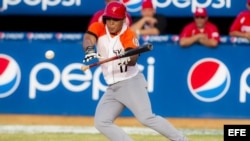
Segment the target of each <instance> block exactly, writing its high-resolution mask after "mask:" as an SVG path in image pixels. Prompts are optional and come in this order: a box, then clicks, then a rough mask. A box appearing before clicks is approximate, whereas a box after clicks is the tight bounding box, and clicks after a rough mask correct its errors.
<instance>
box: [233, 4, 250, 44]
mask: <svg viewBox="0 0 250 141" xmlns="http://www.w3.org/2000/svg"><path fill="white" fill-rule="evenodd" d="M246 7H247V10H244V11H242V12H240V13H239V14H238V15H237V17H236V18H235V20H234V21H233V23H232V25H231V27H230V31H229V35H230V36H235V37H242V38H246V39H248V40H250V0H247V3H246Z"/></svg>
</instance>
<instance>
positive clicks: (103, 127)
mask: <svg viewBox="0 0 250 141" xmlns="http://www.w3.org/2000/svg"><path fill="white" fill-rule="evenodd" d="M125 16H126V7H125V6H124V5H123V4H122V3H120V2H110V3H109V4H108V5H107V6H106V8H105V11H104V15H103V22H95V23H93V24H91V25H90V26H89V28H88V30H87V32H86V33H85V34H84V38H83V40H84V43H83V48H84V51H85V58H84V60H83V61H84V62H88V61H89V60H91V59H93V58H99V59H100V60H102V59H103V58H109V57H112V56H114V55H116V54H120V53H124V52H125V51H127V50H129V49H133V48H136V47H138V46H139V43H138V40H137V36H136V34H135V33H134V32H133V31H132V30H130V29H129V28H128V27H127V25H126V24H124V20H125ZM94 46H96V50H97V52H98V53H97V52H96V51H95V49H94ZM137 58H138V55H133V56H130V57H125V58H121V59H118V60H114V61H111V62H107V63H104V64H101V68H102V72H103V76H104V79H105V81H106V83H107V84H108V88H107V90H106V92H105V94H104V95H103V96H102V98H101V99H100V101H99V103H98V105H97V108H96V111H95V118H94V121H95V127H96V128H97V129H98V130H99V131H100V132H101V133H102V134H104V135H105V136H106V137H107V138H108V139H110V140H112V141H132V139H131V138H130V137H129V136H128V135H127V134H126V133H125V132H124V131H123V130H122V128H119V127H118V126H116V125H115V124H114V121H115V119H116V118H117V117H118V116H119V115H120V113H121V112H122V111H123V110H124V108H125V107H127V108H128V109H129V110H130V111H131V112H132V113H133V114H134V116H135V117H136V118H137V119H138V120H139V122H140V123H142V124H143V125H145V126H147V127H149V128H152V129H154V130H155V131H157V132H159V133H160V134H162V135H163V136H165V137H167V138H169V139H170V140H171V141H187V140H188V139H187V138H186V137H185V136H184V135H183V134H182V133H181V132H179V131H178V130H177V129H176V128H174V127H173V126H172V125H171V124H170V123H169V122H168V121H167V120H166V119H164V118H162V117H160V116H156V115H154V114H153V113H152V109H151V104H150V99H149V96H148V93H147V82H146V80H145V78H144V76H143V74H142V73H141V72H140V71H139V68H138V65H137V63H136V61H137Z"/></svg>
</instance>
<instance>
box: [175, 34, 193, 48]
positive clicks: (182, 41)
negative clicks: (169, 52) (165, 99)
mask: <svg viewBox="0 0 250 141" xmlns="http://www.w3.org/2000/svg"><path fill="white" fill-rule="evenodd" d="M195 42H197V39H196V37H194V36H192V37H183V38H181V39H180V42H179V44H180V46H182V47H188V46H190V45H192V44H194V43H195Z"/></svg>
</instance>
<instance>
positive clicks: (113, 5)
mask: <svg viewBox="0 0 250 141" xmlns="http://www.w3.org/2000/svg"><path fill="white" fill-rule="evenodd" d="M125 16H126V7H125V5H123V4H122V3H121V2H118V1H114V2H109V3H108V4H107V6H106V8H105V10H104V14H103V17H104V18H107V17H109V18H114V19H124V18H125Z"/></svg>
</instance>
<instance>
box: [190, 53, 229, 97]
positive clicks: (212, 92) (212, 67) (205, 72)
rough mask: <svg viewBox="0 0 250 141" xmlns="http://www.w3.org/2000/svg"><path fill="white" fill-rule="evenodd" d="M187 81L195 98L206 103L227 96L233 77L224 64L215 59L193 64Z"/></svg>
mask: <svg viewBox="0 0 250 141" xmlns="http://www.w3.org/2000/svg"><path fill="white" fill-rule="evenodd" d="M187 81H188V88H189V90H190V91H191V93H192V94H193V96H194V97H196V98H197V99H199V100H201V101H204V102H214V101H217V100H219V99H221V98H222V97H223V96H224V95H225V94H226V92H227V91H228V89H229V86H230V81H231V77H230V73H229V71H228V68H227V67H226V65H225V64H224V63H222V62H221V61H219V60H217V59H214V58H204V59H201V60H199V61H197V62H196V63H195V64H193V66H192V67H191V69H190V70H189V72H188V78H187Z"/></svg>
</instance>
